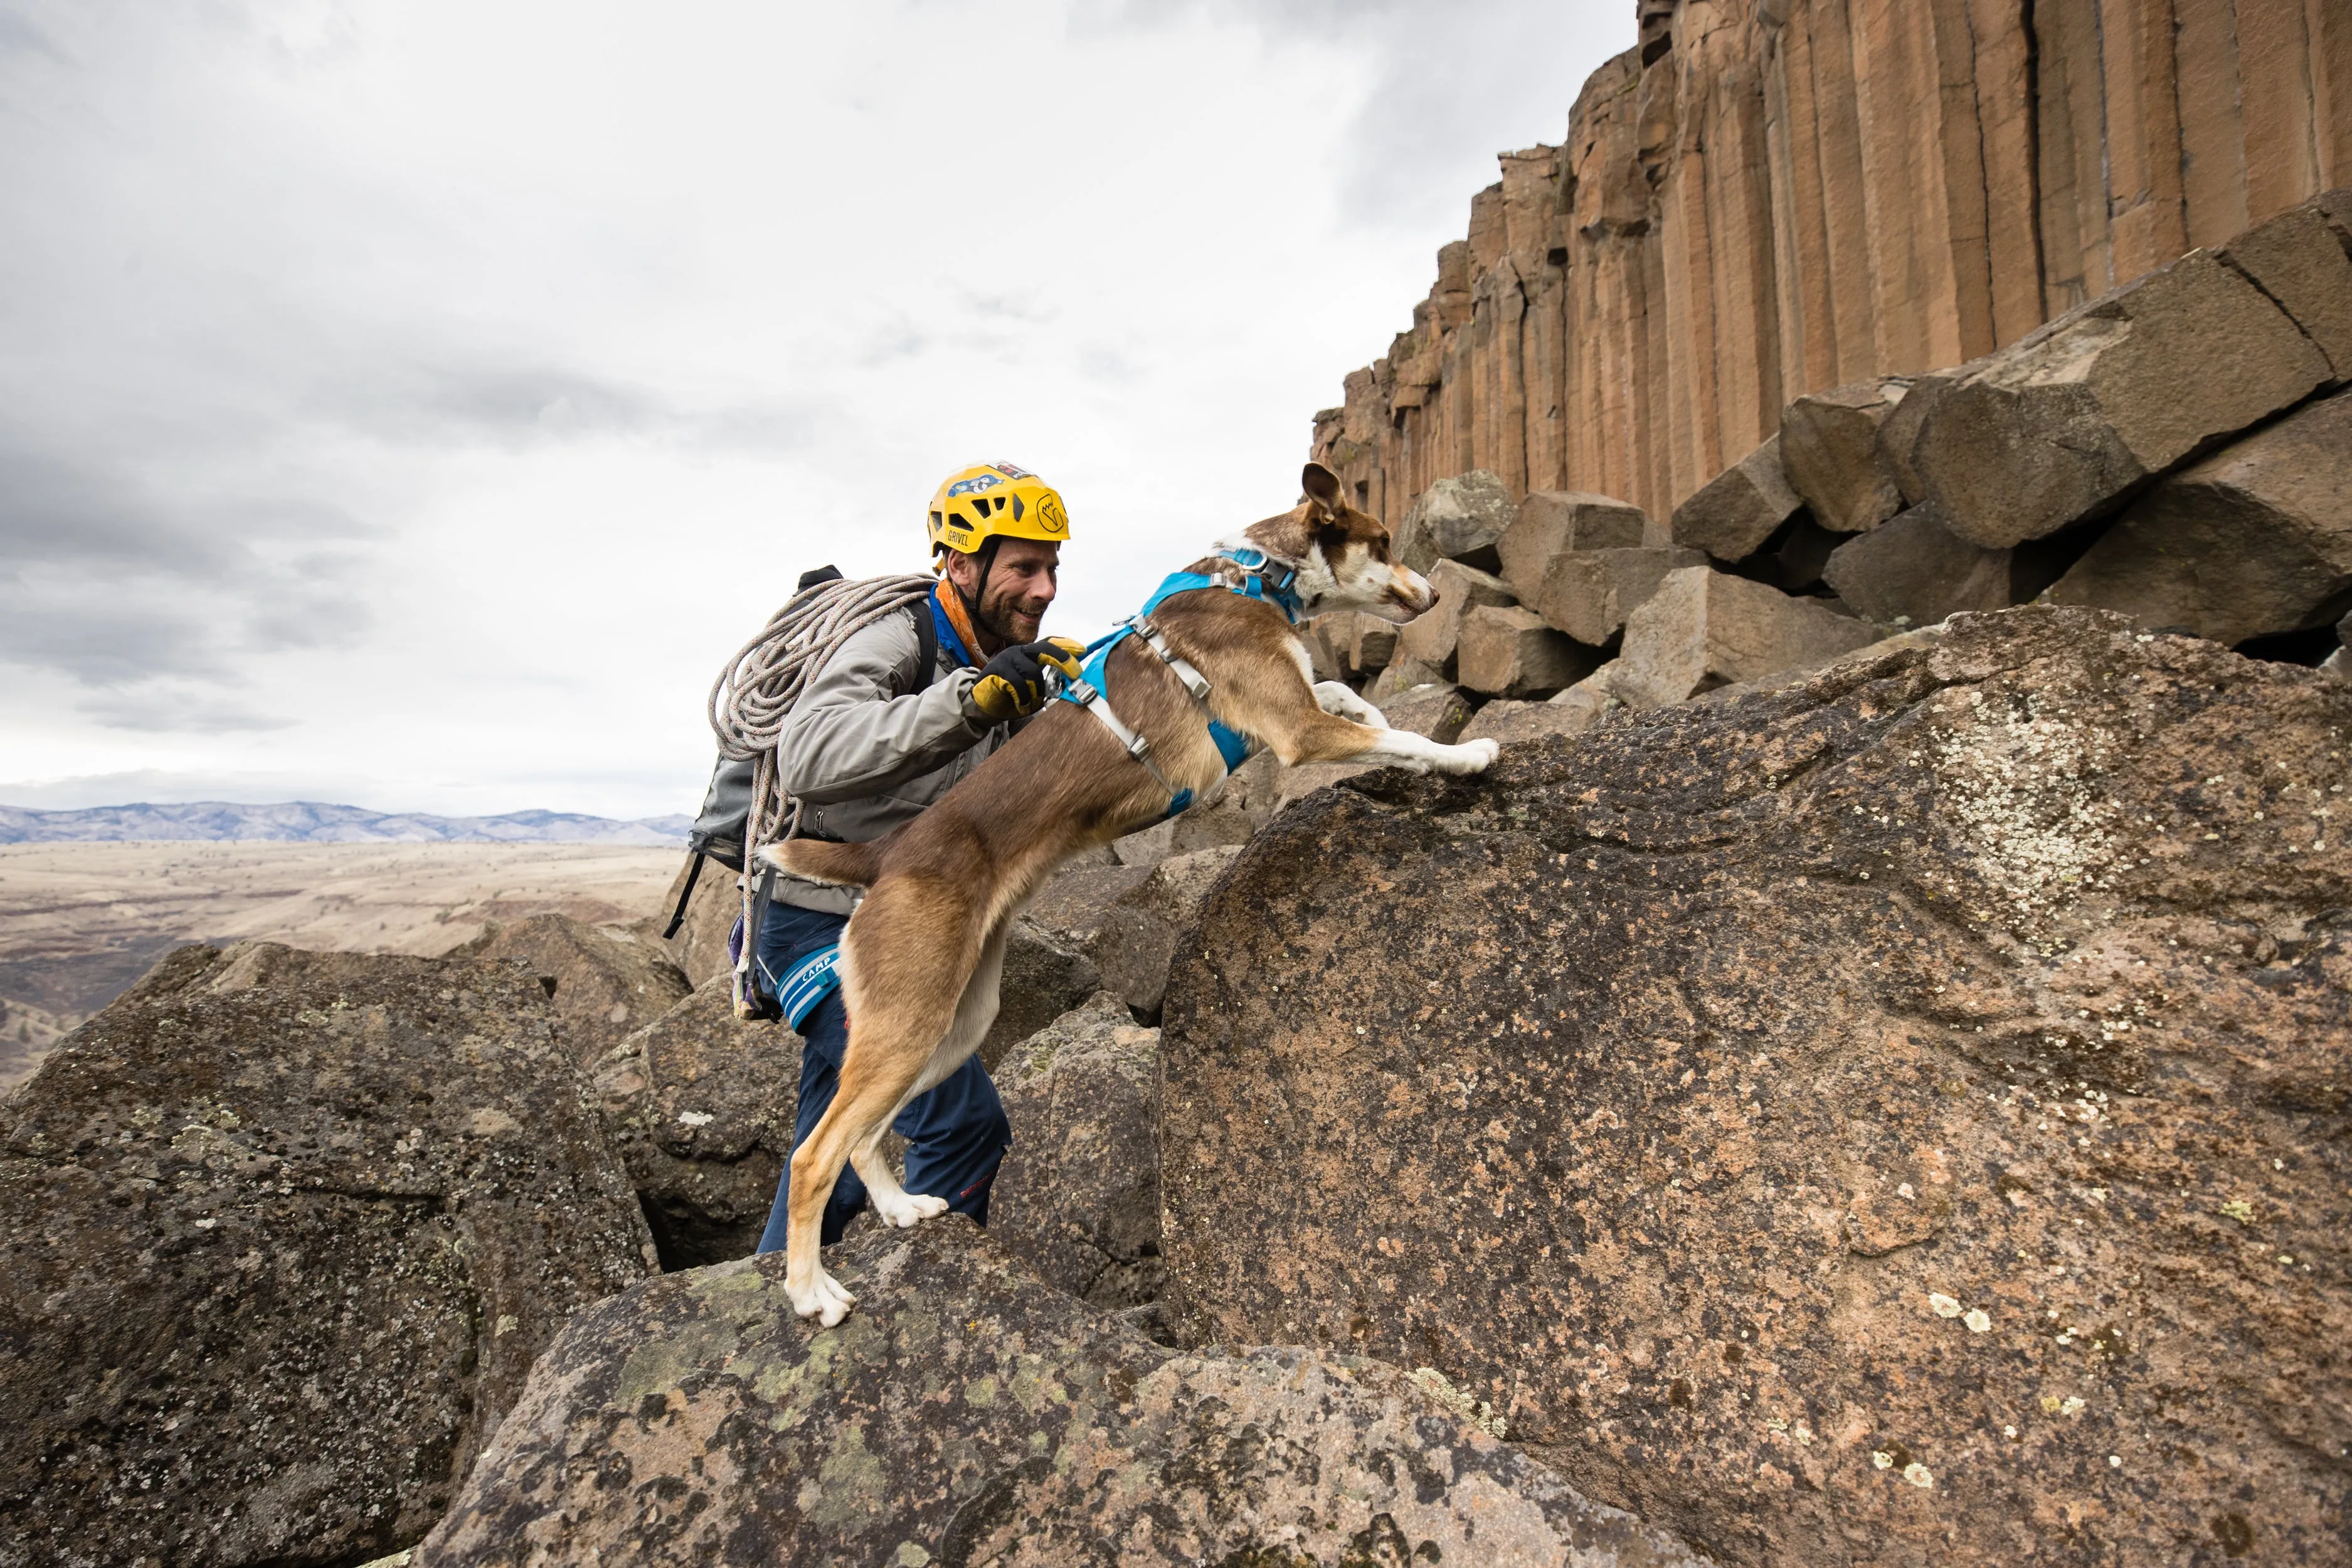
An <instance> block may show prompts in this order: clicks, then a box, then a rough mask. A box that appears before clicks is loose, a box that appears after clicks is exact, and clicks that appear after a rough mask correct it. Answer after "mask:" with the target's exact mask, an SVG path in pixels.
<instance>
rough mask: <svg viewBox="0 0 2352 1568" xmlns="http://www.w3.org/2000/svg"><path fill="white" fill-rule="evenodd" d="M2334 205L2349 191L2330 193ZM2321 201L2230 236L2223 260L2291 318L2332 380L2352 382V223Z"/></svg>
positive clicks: (2289, 211) (2343, 200) (2351, 193)
mask: <svg viewBox="0 0 2352 1568" xmlns="http://www.w3.org/2000/svg"><path fill="white" fill-rule="evenodd" d="M2334 194H2335V195H2336V198H2337V202H2338V203H2344V204H2345V205H2352V203H2347V202H2345V198H2347V196H2352V192H2345V191H2337V192H2336V193H2334ZM2329 205H2336V204H2335V203H2329V202H2327V201H2326V200H2325V199H2323V200H2322V201H2319V202H2313V203H2309V204H2307V205H2303V206H2299V207H2294V208H2292V209H2290V210H2288V211H2286V212H2283V213H2281V214H2280V215H2279V216H2276V217H2274V218H2273V219H2271V220H2270V221H2269V222H2268V223H2265V224H2260V225H2257V226H2255V227H2253V228H2251V229H2248V230H2247V231H2246V232H2245V233H2243V234H2242V235H2240V236H2239V237H2237V238H2235V239H2233V240H2231V242H2230V244H2229V246H2228V247H2227V248H2226V249H2224V250H2223V251H2222V252H2221V259H2222V260H2224V261H2226V262H2228V263H2229V264H2230V265H2231V266H2232V267H2234V268H2237V269H2238V270H2239V271H2241V272H2242V273H2244V274H2245V275H2246V277H2247V278H2248V279H2252V282H2253V284H2254V286H2255V287H2257V288H2259V289H2262V291H2263V293H2265V294H2267V295H2269V296H2270V298H2271V299H2272V300H2273V302H2275V303H2276V304H2277V306H2278V307H2279V309H2280V310H2284V311H2285V312H2286V313H2287V314H2288V315H2289V316H2291V317H2293V318H2294V323H2295V325H2297V326H2299V327H2301V328H2302V329H2303V330H2304V332H2305V334H2306V335H2307V336H2309V338H2310V339H2311V341H2312V342H2313V344H2314V345H2315V347H2317V349H2318V350H2319V352H2320V353H2323V354H2325V355H2326V356H2327V362H2328V364H2329V366H2330V367H2331V368H2332V370H2333V373H2334V374H2333V379H2335V380H2336V381H2352V225H2347V226H2339V224H2341V223H2342V219H2340V218H2338V219H2336V220H2334V221H2331V219H2330V216H2329V214H2328V213H2327V211H2326V207H2327V206H2329Z"/></svg>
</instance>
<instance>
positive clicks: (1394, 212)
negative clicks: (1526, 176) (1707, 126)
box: [1073, 0, 1633, 228]
mask: <svg viewBox="0 0 2352 1568" xmlns="http://www.w3.org/2000/svg"><path fill="white" fill-rule="evenodd" d="M1195 17H1208V18H1211V19H1213V20H1215V21H1218V22H1222V23H1224V24H1227V25H1230V26H1244V27H1250V28H1255V29H1256V30H1258V31H1259V32H1260V33H1261V34H1262V35H1263V36H1264V37H1265V38H1267V39H1268V40H1269V41H1271V42H1274V43H1277V44H1281V45H1286V46H1290V47H1312V48H1317V49H1335V50H1342V51H1354V52H1356V53H1357V54H1359V55H1360V56H1362V57H1363V58H1366V59H1367V60H1368V61H1369V63H1370V75H1371V89H1370V92H1368V93H1367V94H1366V95H1365V96H1364V98H1363V100H1362V101H1361V103H1360V105H1359V106H1358V107H1356V109H1355V110H1353V112H1352V113H1351V114H1350V116H1349V124H1348V128H1347V131H1346V133H1345V134H1344V135H1343V136H1342V137H1341V138H1340V142H1339V146H1340V153H1339V159H1338V164H1337V167H1336V168H1335V169H1334V170H1333V174H1334V175H1335V177H1336V179H1337V183H1338V195H1339V203H1340V208H1341V210H1342V212H1344V213H1345V214H1346V215H1347V216H1349V218H1350V219H1351V220H1352V221H1353V222H1355V223H1356V224H1359V225H1361V226H1373V227H1391V228H1393V227H1406V228H1411V227H1416V226H1423V225H1426V224H1429V223H1432V222H1444V221H1451V222H1454V223H1458V222H1459V221H1460V219H1461V214H1462V210H1463V208H1464V206H1465V205H1466V203H1467V201H1468V198H1469V195H1470V193H1471V192H1472V191H1475V190H1476V189H1478V188H1479V187H1480V186H1482V185H1486V184H1492V183H1493V182H1494V179H1495V177H1496V174H1495V163H1494V160H1495V155H1496V153H1505V152H1512V151H1516V150H1517V149H1519V148H1523V147H1528V146H1532V145H1534V144H1535V143H1536V142H1553V143H1557V142H1559V141H1561V140H1562V139H1563V138H1564V137H1565V136H1566V134H1567V132H1568V110H1569V105H1570V103H1571V102H1573V101H1574V100H1575V98H1576V94H1577V91H1578V89H1580V88H1581V87H1582V86H1583V85H1584V79H1585V77H1586V76H1587V75H1588V74H1589V73H1590V72H1591V68H1592V67H1593V66H1594V65H1595V64H1597V63H1598V60H1599V58H1602V57H1605V56H1606V55H1607V54H1609V53H1612V52H1614V51H1615V50H1618V49H1623V48H1629V47H1632V46H1633V4H1632V0H1619V4H1618V5H1616V6H1614V7H1611V8H1603V7H1601V6H1597V5H1591V4H1587V3H1578V4H1567V5H1563V4H1554V5H1529V4H1528V3H1527V0H1082V3H1081V4H1080V5H1077V6H1076V8H1075V9H1074V11H1073V23H1074V26H1075V27H1076V28H1077V29H1079V30H1082V31H1089V30H1095V29H1101V30H1106V31H1118V30H1124V29H1142V28H1153V27H1166V26H1175V25H1178V24H1180V23H1181V22H1183V21H1186V20H1188V19H1192V18H1195Z"/></svg>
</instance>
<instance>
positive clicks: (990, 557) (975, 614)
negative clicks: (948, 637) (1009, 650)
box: [948, 538, 1013, 653]
mask: <svg viewBox="0 0 2352 1568" xmlns="http://www.w3.org/2000/svg"><path fill="white" fill-rule="evenodd" d="M1003 542H1004V541H1003V539H1001V538H991V539H987V540H983V541H982V542H981V546H980V548H979V549H978V550H976V551H974V552H972V561H973V563H974V564H975V566H976V567H977V568H978V570H979V572H980V581H979V582H978V583H977V584H974V586H973V591H972V592H971V593H969V594H967V593H965V592H964V591H963V589H962V587H961V586H960V585H959V584H957V582H956V580H955V579H954V578H953V577H950V578H949V579H948V586H949V587H950V588H953V589H955V596H956V597H957V598H958V599H961V601H963V613H964V616H965V618H966V619H968V620H970V621H971V625H972V629H973V630H975V631H978V632H982V633H985V634H986V635H988V636H989V637H994V638H995V639H996V640H997V641H998V642H1001V643H1005V644H1008V645H1009V644H1010V643H1011V642H1012V640H1013V638H1012V637H1011V635H1010V634H1009V633H1007V632H1006V631H1005V629H1004V628H1003V626H998V625H996V623H994V622H993V621H992V620H990V619H989V618H988V617H987V616H983V615H982V614H981V609H980V605H981V601H982V600H983V599H985V598H986V597H987V596H988V574H989V572H990V571H991V570H992V569H993V568H994V566H995V565H996V547H997V546H998V545H1000V544H1002V543H1003ZM972 651H973V652H975V653H977V652H979V651H980V650H979V649H977V648H975V649H973V650H972Z"/></svg>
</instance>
